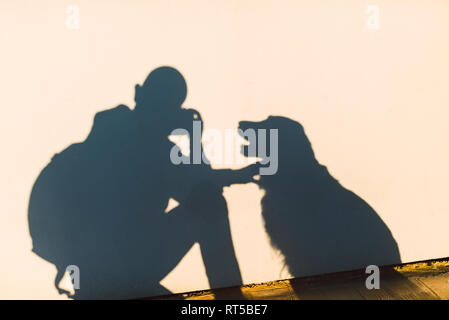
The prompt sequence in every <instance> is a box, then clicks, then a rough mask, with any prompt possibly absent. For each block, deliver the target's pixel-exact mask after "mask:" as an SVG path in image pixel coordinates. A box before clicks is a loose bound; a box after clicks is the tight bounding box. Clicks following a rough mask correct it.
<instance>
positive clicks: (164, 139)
mask: <svg viewBox="0 0 449 320" xmlns="http://www.w3.org/2000/svg"><path fill="white" fill-rule="evenodd" d="M186 94H187V85H186V82H185V80H184V77H183V76H182V75H181V73H179V71H177V70H176V69H174V68H171V67H160V68H157V69H155V70H154V71H152V72H151V73H150V75H149V76H148V78H147V79H146V80H145V82H144V83H143V85H142V86H140V85H136V95H135V101H136V106H135V108H134V110H131V109H130V108H128V107H127V106H124V105H120V106H118V107H115V108H113V109H109V110H104V111H101V112H99V113H97V114H96V115H95V119H94V123H93V126H92V129H91V132H90V133H89V135H88V137H87V139H86V140H85V141H83V142H81V143H75V144H72V145H70V146H69V147H67V148H66V149H65V150H63V151H62V152H60V153H58V154H56V155H55V156H54V157H53V158H52V160H51V161H50V163H49V164H48V165H47V166H46V167H45V168H44V169H43V170H42V172H41V173H40V175H39V177H38V178H37V180H36V182H35V183H34V186H33V189H32V193H31V196H30V201H29V210H28V218H29V229H30V235H31V237H32V240H33V251H34V252H35V253H36V254H37V255H39V256H40V257H42V258H43V259H45V260H47V261H49V262H51V263H53V264H54V265H55V266H56V268H57V275H56V278H55V279H54V282H55V286H56V287H57V288H59V284H60V281H61V278H62V277H63V275H64V273H65V271H66V267H67V266H70V265H75V266H77V267H78V269H79V272H80V274H79V276H80V287H79V288H75V289H76V290H75V294H74V295H73V296H72V297H73V298H75V299H90V298H96V299H102V298H131V297H143V296H151V295H161V294H167V293H169V291H168V290H166V289H165V288H163V287H162V286H161V285H160V284H159V282H160V281H161V280H162V279H163V278H164V277H165V276H166V275H167V274H168V273H169V272H170V271H171V270H173V268H174V267H175V266H176V265H177V264H178V263H179V261H180V260H181V259H182V258H183V256H184V255H185V254H186V253H187V252H188V251H189V249H190V248H191V247H192V246H193V244H194V243H199V244H200V247H201V253H202V256H203V259H204V260H205V263H206V261H207V266H206V272H207V276H208V277H209V281H210V283H211V285H212V284H213V285H215V286H225V285H227V284H228V283H227V282H230V283H229V284H230V285H238V284H240V283H241V276H240V271H239V269H238V265H237V262H236V258H235V254H234V249H233V247H232V239H231V236H230V231H229V223H228V219H227V206H226V201H225V200H224V198H223V196H222V189H221V188H222V187H221V186H219V185H212V186H210V187H206V188H205V187H204V186H205V185H206V186H207V185H208V183H209V182H208V181H209V180H213V179H210V173H211V171H212V170H211V169H210V167H209V166H207V165H205V164H199V165H196V166H195V170H192V169H193V168H192V167H191V166H176V165H174V164H173V163H172V162H171V161H170V152H171V151H172V150H173V148H174V146H175V145H174V144H173V143H172V142H171V141H170V140H169V139H168V136H169V135H170V133H171V132H172V131H173V130H174V129H177V128H186V129H187V130H189V129H191V127H192V121H193V120H198V121H201V117H200V114H199V113H198V112H197V111H195V110H192V109H183V108H182V104H183V102H184V100H185V98H186ZM175 151H176V152H178V153H179V152H180V150H178V149H176V150H175ZM193 171H194V172H193ZM209 184H210V183H209ZM204 190H206V191H207V196H205V195H204V194H202V193H203V192H204ZM170 198H172V199H174V200H176V201H178V202H179V206H178V207H176V208H175V209H173V210H170V211H169V210H166V209H167V206H168V203H169V199H170ZM186 203H187V204H188V205H185V204H186ZM195 208H202V210H203V211H208V212H206V213H201V212H199V211H195ZM208 214H209V215H210V217H208ZM211 217H212V218H211ZM205 220H207V221H206V222H205ZM210 221H212V223H210ZM206 225H207V226H209V228H206V227H205V226H206ZM217 248H219V249H217ZM220 251H221V252H220ZM221 256H223V257H225V258H226V262H224V263H221V258H220V257H221ZM220 266H222V267H224V269H223V270H221V269H220ZM75 276H76V275H75ZM60 292H61V293H67V292H65V291H64V290H63V289H60Z"/></svg>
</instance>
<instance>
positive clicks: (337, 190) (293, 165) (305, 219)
mask: <svg viewBox="0 0 449 320" xmlns="http://www.w3.org/2000/svg"><path fill="white" fill-rule="evenodd" d="M239 128H240V129H241V132H244V131H245V130H247V129H249V128H252V129H256V130H257V129H266V130H270V129H277V130H278V148H277V151H278V155H277V159H278V170H277V172H276V173H275V174H274V175H262V176H261V177H260V180H259V182H258V184H259V186H260V188H261V189H263V190H264V191H265V195H264V197H263V199H262V215H263V219H264V223H265V228H266V231H267V234H268V236H269V238H270V240H271V243H272V246H273V247H274V248H276V249H277V250H279V251H280V253H281V254H282V255H283V257H284V261H285V264H286V266H287V267H288V270H289V272H290V273H291V275H292V276H294V277H301V276H309V275H316V274H323V273H330V272H337V271H346V270H354V269H358V268H365V267H367V266H368V265H372V264H374V265H379V266H381V265H387V264H394V263H399V262H400V261H401V259H400V254H399V250H398V246H397V244H396V241H395V240H394V238H393V236H392V234H391V232H390V230H389V229H388V227H387V226H386V225H385V223H384V222H383V221H382V219H381V218H380V217H379V215H378V214H377V213H376V212H375V211H374V209H373V208H371V207H370V206H369V205H368V204H367V203H366V202H365V201H364V200H363V199H361V198H360V197H359V196H357V195H356V194H355V193H353V192H352V191H350V190H347V189H346V188H344V187H343V186H342V185H341V184H340V183H339V182H338V181H337V180H336V179H334V178H333V177H332V176H331V174H330V173H329V172H328V170H327V168H326V167H325V166H323V165H321V164H320V163H319V162H318V161H317V160H316V158H315V155H314V152H313V149H312V145H311V143H310V141H309V139H308V137H307V136H306V134H305V131H304V128H303V127H302V125H301V124H300V123H298V122H296V121H294V120H292V119H289V118H286V117H278V116H270V117H268V118H267V119H266V120H264V121H261V122H249V121H241V122H240V125H239ZM271 143H273V142H271ZM247 150H248V148H246V149H245V150H244V151H243V152H244V155H246V156H248V153H247ZM274 150H276V148H275V149H274ZM347 156H348V157H350V156H351V155H347ZM271 157H272V158H273V155H271Z"/></svg>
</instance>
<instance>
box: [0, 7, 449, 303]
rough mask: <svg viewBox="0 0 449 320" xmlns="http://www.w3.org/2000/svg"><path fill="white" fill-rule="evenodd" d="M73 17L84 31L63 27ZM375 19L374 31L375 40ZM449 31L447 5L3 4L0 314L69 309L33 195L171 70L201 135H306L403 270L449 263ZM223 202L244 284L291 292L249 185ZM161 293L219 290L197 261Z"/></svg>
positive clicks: (187, 262) (192, 256)
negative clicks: (370, 10)
mask: <svg viewBox="0 0 449 320" xmlns="http://www.w3.org/2000/svg"><path fill="white" fill-rule="evenodd" d="M69 4H76V5H78V7H79V8H80V18H81V20H80V22H81V24H80V27H81V28H80V29H79V30H73V31H70V30H68V29H67V28H66V26H65V20H66V13H65V10H66V8H67V6H68V5H69ZM371 4H374V5H378V6H379V7H380V9H381V11H380V13H381V16H380V18H381V20H380V23H381V24H380V29H379V30H368V29H367V28H365V20H366V14H365V8H366V7H367V6H368V5H371ZM448 18H449V2H447V1H445V0H434V1H421V0H408V1H400V0H397V1H379V0H376V1H359V0H353V1H352V0H351V1H343V2H338V3H337V2H336V1H331V0H329V1H324V0H320V1H316V0H313V1H312V0H310V1H296V0H295V1H275V0H273V1H267V0H257V1H256V0H254V1H253V0H246V1H241V0H232V1H211V0H192V1H167V0H161V1H156V0H153V1H137V0H131V1H111V0H108V1H106V0H102V1H100V0H97V1H87V0H85V1H81V0H73V1H65V0H64V1H60V0H58V1H56V0H53V1H45V0H42V1H38V2H37V1H23V0H16V1H2V2H1V3H0V43H1V59H0V70H1V73H0V74H1V75H0V88H1V96H0V99H1V104H2V117H1V118H0V139H1V146H2V159H1V163H2V165H1V167H0V176H1V179H0V193H1V194H2V200H1V201H0V254H1V264H0V298H56V299H57V298H64V296H62V295H61V296H60V295H59V294H58V293H57V291H56V289H54V287H53V283H52V281H53V278H54V275H55V272H56V270H55V268H54V267H53V266H52V265H51V264H50V263H48V262H46V261H44V260H42V259H41V258H39V257H38V256H36V255H35V254H33V253H32V252H31V239H30V236H29V232H28V223H27V206H28V199H29V196H30V191H31V187H32V184H33V183H34V181H35V179H36V178H37V176H38V174H39V172H40V171H41V170H42V169H43V168H44V166H45V165H46V164H47V163H48V161H49V160H50V158H51V157H52V155H53V154H54V153H56V152H59V151H61V150H62V149H64V148H65V147H67V146H68V145H70V144H71V143H73V142H77V141H82V140H83V139H84V138H85V137H86V135H87V134H88V132H89V130H90V129H91V126H92V121H93V116H94V114H95V113H96V112H98V111H100V110H104V109H106V108H110V107H114V106H116V105H118V104H121V103H124V104H127V105H128V106H130V107H133V106H134V101H133V98H134V85H135V84H136V83H142V82H143V80H144V79H145V77H146V76H147V75H148V73H149V72H150V71H151V70H152V69H154V68H156V67H158V66H161V65H169V66H173V67H175V68H177V69H178V70H180V71H181V72H182V73H183V75H184V76H185V78H186V80H187V84H188V88H189V93H188V97H187V100H186V102H185V105H186V106H189V107H194V108H196V109H197V110H198V111H200V112H201V114H202V117H203V119H204V121H205V125H206V127H210V128H219V129H225V128H236V127H237V124H238V121H239V120H244V119H245V120H254V121H257V120H263V119H264V118H266V117H267V116H268V115H271V114H275V115H283V116H287V117H290V118H292V119H295V120H297V121H299V122H300V123H301V124H302V125H303V126H304V128H305V130H306V133H307V135H308V137H309V139H310V141H311V143H312V146H313V148H314V151H315V154H316V156H317V159H318V160H319V161H320V162H321V163H322V164H324V165H326V166H327V167H328V169H329V171H330V173H331V174H332V175H333V176H334V177H335V178H336V179H338V180H339V181H340V182H341V183H342V185H343V186H345V187H346V188H348V189H350V190H352V191H354V192H355V193H356V194H357V195H359V196H360V197H361V198H363V199H364V200H365V201H367V202H368V203H369V204H370V205H371V206H372V207H373V208H374V209H375V210H376V211H377V212H378V214H379V215H380V216H381V217H382V219H383V220H384V221H385V222H386V224H387V225H388V227H389V228H390V230H391V231H392V233H393V235H394V237H395V239H396V241H397V242H398V244H399V248H400V251H401V256H402V259H403V261H414V260H422V259H428V258H438V257H443V256H449V233H448V232H447V226H448V224H449V216H448V215H447V213H448V212H449V204H448V202H447V189H448V188H447V181H448V180H449V169H448V168H447V163H449V148H448V144H449V143H448V139H447V138H448V136H449V128H448V126H447V125H446V122H447V119H448V116H449V112H448V110H447V106H448V103H449V90H448V79H449V76H448V75H449V59H448V58H449V42H448V41H447V39H448V36H449V19H448ZM214 167H219V166H217V165H215V166H214ZM225 196H226V199H227V201H228V206H229V211H230V213H229V214H230V219H231V228H232V236H233V241H234V245H235V249H236V254H237V259H238V262H239V265H240V268H241V272H242V276H243V279H244V282H245V283H251V282H260V281H268V280H273V279H280V278H286V277H288V276H289V274H288V273H287V272H286V270H285V268H283V263H282V257H280V256H279V255H278V254H277V253H276V252H274V251H272V249H271V248H270V244H269V241H268V240H267V238H266V236H265V232H264V230H263V225H262V220H261V215H260V204H259V200H260V197H261V196H262V192H261V191H259V190H258V188H257V186H256V185H254V184H247V185H240V186H232V187H230V188H226V189H225ZM255 244H257V245H255ZM162 284H163V285H164V286H166V287H167V288H168V289H170V290H172V291H174V292H179V291H187V290H196V289H205V288H207V287H208V286H209V285H208V281H207V277H206V275H205V273H204V267H203V264H202V261H201V259H200V255H199V249H198V246H197V245H196V246H195V247H194V248H193V249H192V250H191V251H190V253H189V254H188V255H187V256H185V257H184V259H183V260H182V261H181V263H180V264H179V265H178V266H177V268H176V269H175V270H173V271H172V272H171V273H170V274H169V275H168V276H167V277H166V278H165V279H164V280H163V282H162Z"/></svg>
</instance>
